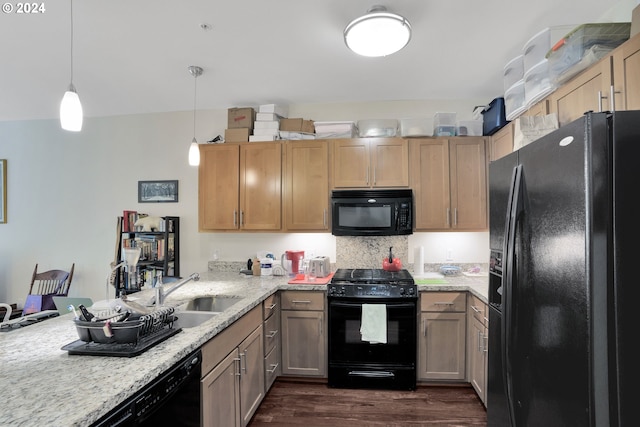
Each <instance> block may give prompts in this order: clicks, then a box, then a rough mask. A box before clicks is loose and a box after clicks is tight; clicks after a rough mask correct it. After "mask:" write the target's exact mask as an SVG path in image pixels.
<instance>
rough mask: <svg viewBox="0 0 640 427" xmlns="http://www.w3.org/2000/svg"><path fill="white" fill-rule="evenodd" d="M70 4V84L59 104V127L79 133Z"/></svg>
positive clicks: (81, 115)
mask: <svg viewBox="0 0 640 427" xmlns="http://www.w3.org/2000/svg"><path fill="white" fill-rule="evenodd" d="M70 4H71V8H70V10H71V82H70V83H69V89H68V90H67V91H66V92H65V93H64V96H63V97H62V101H61V102H60V126H61V127H62V129H64V130H68V131H72V132H79V131H80V130H82V117H83V114H82V104H80V97H79V96H78V92H76V88H75V86H74V85H73V0H70Z"/></svg>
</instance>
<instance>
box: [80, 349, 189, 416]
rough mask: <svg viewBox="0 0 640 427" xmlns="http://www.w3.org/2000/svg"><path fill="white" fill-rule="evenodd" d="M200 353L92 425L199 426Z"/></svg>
mask: <svg viewBox="0 0 640 427" xmlns="http://www.w3.org/2000/svg"><path fill="white" fill-rule="evenodd" d="M201 367H202V353H201V351H200V350H198V351H196V352H194V353H191V354H190V355H188V356H187V357H185V358H183V359H182V360H181V361H180V362H178V363H176V364H175V365H174V366H173V367H171V368H170V369H169V370H167V371H166V372H164V373H163V374H161V375H160V376H159V377H157V378H156V379H155V380H153V381H152V382H151V383H150V384H149V385H147V386H146V387H144V388H143V389H142V390H140V391H139V392H137V393H136V394H135V395H133V396H131V397H130V398H129V399H127V400H126V401H124V402H123V403H122V404H121V405H119V406H118V407H117V408H115V409H114V410H113V411H111V412H110V413H108V414H107V415H105V416H104V417H102V418H101V419H99V420H98V421H97V422H95V423H94V424H93V426H96V427H107V426H109V427H112V426H113V427H115V426H123V427H124V426H156V425H179V426H194V427H198V426H200V373H201Z"/></svg>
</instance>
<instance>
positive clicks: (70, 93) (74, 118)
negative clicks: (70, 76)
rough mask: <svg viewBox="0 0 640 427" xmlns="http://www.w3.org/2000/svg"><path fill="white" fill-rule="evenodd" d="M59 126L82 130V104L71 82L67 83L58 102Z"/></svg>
mask: <svg viewBox="0 0 640 427" xmlns="http://www.w3.org/2000/svg"><path fill="white" fill-rule="evenodd" d="M60 126H62V129H64V130H69V131H73V132H79V131H80V130H82V104H80V97H79V96H78V93H77V92H76V88H75V87H73V84H70V85H69V90H67V91H66V92H65V93H64V96H63V97H62V101H61V102H60Z"/></svg>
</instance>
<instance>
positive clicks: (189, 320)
mask: <svg viewBox="0 0 640 427" xmlns="http://www.w3.org/2000/svg"><path fill="white" fill-rule="evenodd" d="M217 314H218V313H216V312H213V311H184V310H180V311H176V312H175V314H174V315H175V316H176V317H177V318H178V319H177V320H176V322H175V325H176V326H177V327H179V328H183V329H187V328H195V327H196V326H200V325H201V324H203V323H204V322H206V321H207V320H209V319H211V318H212V317H214V316H216V315H217Z"/></svg>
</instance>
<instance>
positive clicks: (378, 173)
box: [370, 138, 409, 187]
mask: <svg viewBox="0 0 640 427" xmlns="http://www.w3.org/2000/svg"><path fill="white" fill-rule="evenodd" d="M370 153H371V157H372V159H371V165H372V169H373V178H372V186H373V187H407V186H409V142H408V141H407V140H406V139H398V138H371V147H370Z"/></svg>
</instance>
